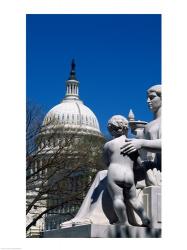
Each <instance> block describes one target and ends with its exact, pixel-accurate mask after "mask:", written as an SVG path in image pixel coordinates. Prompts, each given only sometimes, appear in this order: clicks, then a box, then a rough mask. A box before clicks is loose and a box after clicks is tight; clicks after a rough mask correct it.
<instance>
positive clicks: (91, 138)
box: [27, 60, 105, 237]
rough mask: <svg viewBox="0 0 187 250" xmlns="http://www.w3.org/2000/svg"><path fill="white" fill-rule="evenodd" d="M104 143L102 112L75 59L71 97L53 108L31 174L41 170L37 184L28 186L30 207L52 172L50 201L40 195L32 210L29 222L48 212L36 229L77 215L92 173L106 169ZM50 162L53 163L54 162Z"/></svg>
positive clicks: (68, 94)
mask: <svg viewBox="0 0 187 250" xmlns="http://www.w3.org/2000/svg"><path fill="white" fill-rule="evenodd" d="M104 141H105V139H104V137H103V135H102V133H101V131H100V128H99V122H98V119H97V117H96V115H95V114H94V113H93V111H92V110H91V109H89V108H88V107H87V106H86V105H85V104H84V103H83V101H82V100H81V99H80V97H79V81H78V80H77V79H76V72H75V62H74V60H72V63H71V70H70V76H69V78H68V80H67V81H66V93H65V97H64V98H63V100H62V101H61V103H60V104H58V105H56V106H54V107H53V108H52V109H50V110H49V111H48V112H47V114H46V115H45V117H44V120H43V124H42V126H41V131H40V133H39V135H38V138H37V150H36V152H37V156H38V157H37V160H35V161H34V163H32V167H31V170H30V172H31V173H33V172H34V171H35V172H38V173H39V172H41V173H40V174H39V176H40V177H39V178H35V180H34V182H33V183H34V188H33V189H32V185H30V187H31V188H29V189H28V190H27V207H28V206H29V205H30V204H31V203H32V201H33V200H34V199H35V197H36V195H37V194H36V192H37V191H36V190H40V189H41V186H42V187H43V186H44V184H43V182H44V180H45V178H46V176H48V179H47V181H46V182H47V186H46V187H45V190H46V194H45V192H44V191H43V196H42V197H44V199H43V200H42V199H39V200H38V201H37V202H36V203H35V205H34V206H33V208H32V209H30V212H29V213H28V214H27V225H28V224H29V223H30V222H31V221H32V220H33V218H34V217H36V216H37V214H38V213H42V212H43V211H45V210H48V212H47V213H44V215H43V216H42V217H41V218H40V219H39V220H37V221H36V223H35V224H34V225H32V227H31V228H30V231H32V230H35V231H37V230H39V231H43V230H51V229H56V228H59V227H60V224H61V223H62V222H64V221H66V220H69V219H71V218H72V217H74V216H75V214H76V212H77V211H78V209H79V207H80V205H81V203H82V200H83V199H84V196H85V194H86V192H87V190H88V188H89V185H90V184H91V181H92V177H94V175H95V173H96V172H97V171H98V170H101V169H103V167H104V165H103V163H102V159H101V155H102V152H101V151H102V145H103V144H104ZM98 156H99V158H98ZM35 158H36V157H35ZM51 159H52V161H51ZM48 162H50V163H51V162H52V163H51V165H49V164H48ZM40 168H41V171H39V169H40ZM54 169H55V171H54V172H55V174H53V176H52V174H51V173H53V170H54ZM37 176H38V175H37ZM49 176H52V178H51V177H50V178H49ZM48 187H53V189H50V188H48ZM49 190H50V192H48V191H49ZM51 190H52V191H51ZM78 191H79V192H78ZM76 192H77V194H76ZM65 193H67V195H66V196H65ZM73 193H74V194H75V195H74V197H73V198H72V199H69V198H68V197H69V196H70V195H69V194H73ZM78 193H79V195H78ZM68 199H69V200H68ZM41 204H42V205H41ZM55 205H56V206H55ZM31 237H32V234H31Z"/></svg>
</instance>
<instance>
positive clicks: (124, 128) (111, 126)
mask: <svg viewBox="0 0 187 250" xmlns="http://www.w3.org/2000/svg"><path fill="white" fill-rule="evenodd" d="M128 123H129V122H128V120H127V119H126V118H125V117H124V116H122V115H114V116H112V117H111V118H110V119H109V121H108V126H107V127H108V131H109V132H110V134H111V135H112V136H114V137H116V136H120V135H127V132H128Z"/></svg>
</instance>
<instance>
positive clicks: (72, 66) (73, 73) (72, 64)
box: [69, 59, 76, 80]
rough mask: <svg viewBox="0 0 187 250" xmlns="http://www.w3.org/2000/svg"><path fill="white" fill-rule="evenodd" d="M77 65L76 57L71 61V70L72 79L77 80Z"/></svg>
mask: <svg viewBox="0 0 187 250" xmlns="http://www.w3.org/2000/svg"><path fill="white" fill-rule="evenodd" d="M75 66H76V64H75V60H74V59H72V62H71V71H70V78H69V79H70V80H76V78H75Z"/></svg>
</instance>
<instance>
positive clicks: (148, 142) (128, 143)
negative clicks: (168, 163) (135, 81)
mask: <svg viewBox="0 0 187 250" xmlns="http://www.w3.org/2000/svg"><path fill="white" fill-rule="evenodd" d="M161 97H162V91H161V85H160V84H159V85H154V86H152V87H150V88H149V89H148V90H147V103H148V106H149V108H150V110H151V111H152V112H153V115H154V119H153V120H152V121H151V122H149V123H148V124H147V125H146V126H145V128H144V131H143V139H126V140H125V143H124V145H123V146H122V147H121V153H122V154H123V155H124V156H126V155H130V154H131V153H134V152H138V150H139V149H143V150H145V151H146V152H147V160H146V161H145V162H142V163H141V165H142V167H144V168H145V169H146V176H145V181H146V185H147V186H151V185H153V186H157V185H160V183H158V181H157V178H156V177H157V175H158V174H159V175H160V171H161V107H162V99H161Z"/></svg>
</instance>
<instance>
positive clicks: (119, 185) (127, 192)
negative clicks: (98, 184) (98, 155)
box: [104, 115, 150, 226]
mask: <svg viewBox="0 0 187 250" xmlns="http://www.w3.org/2000/svg"><path fill="white" fill-rule="evenodd" d="M108 130H109V132H110V134H111V135H112V136H113V140H111V141H109V142H107V143H106V144H105V145H104V158H105V162H106V165H107V166H108V175H107V188H108V191H109V194H110V196H111V198H112V203H113V208H114V210H115V213H116V215H117V217H118V222H119V224H123V225H129V221H128V216H127V212H126V204H127V203H128V204H129V205H130V206H131V207H132V209H133V210H134V211H135V212H136V213H137V214H138V215H139V216H140V218H141V220H142V225H143V226H147V225H149V224H150V221H149V219H148V217H147V216H146V214H145V211H144V209H143V206H142V204H141V203H140V201H139V200H138V199H137V197H136V187H135V182H134V172H133V167H134V161H137V159H138V161H139V160H140V157H139V156H138V155H136V156H133V157H132V158H133V159H131V157H130V156H129V155H125V156H124V155H122V154H120V148H121V147H122V145H124V141H125V140H126V138H127V133H128V120H127V119H126V118H125V117H123V116H121V115H115V116H113V117H112V118H111V119H110V120H109V122H108ZM131 155H132V154H131ZM127 209H128V208H127Z"/></svg>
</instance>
